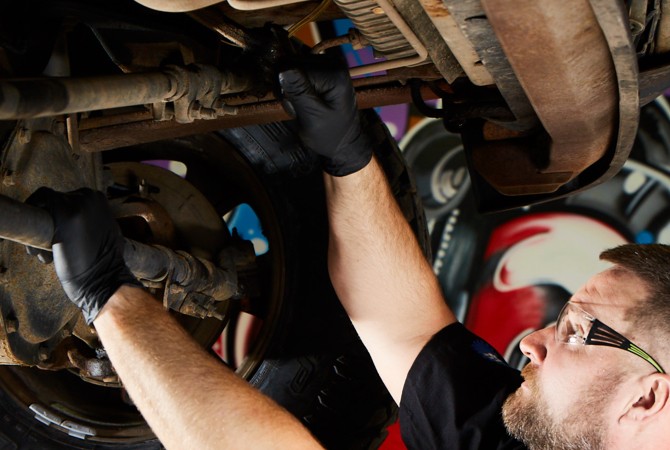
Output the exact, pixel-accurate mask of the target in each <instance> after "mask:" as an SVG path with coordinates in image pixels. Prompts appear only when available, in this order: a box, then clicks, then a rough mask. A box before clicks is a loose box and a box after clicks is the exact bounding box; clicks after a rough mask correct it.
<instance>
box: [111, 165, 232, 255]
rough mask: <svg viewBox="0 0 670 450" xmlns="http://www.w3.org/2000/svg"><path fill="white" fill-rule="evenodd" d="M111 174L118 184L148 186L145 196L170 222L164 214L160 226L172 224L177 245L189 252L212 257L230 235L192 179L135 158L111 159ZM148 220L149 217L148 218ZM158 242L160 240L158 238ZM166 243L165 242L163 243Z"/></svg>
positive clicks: (137, 212)
mask: <svg viewBox="0 0 670 450" xmlns="http://www.w3.org/2000/svg"><path fill="white" fill-rule="evenodd" d="M107 167H108V168H109V169H110V170H111V173H112V178H113V179H114V181H115V182H116V183H118V184H121V185H123V186H129V187H138V186H139V184H140V183H141V182H143V183H145V184H146V185H148V186H150V187H155V188H157V189H156V190H157V192H156V191H155V190H154V189H151V188H149V193H148V194H147V200H149V201H151V202H155V203H156V204H158V205H160V207H161V208H162V209H163V210H164V211H165V213H166V215H167V218H169V223H166V221H165V218H163V220H162V223H161V224H157V223H156V224H154V225H155V226H157V227H159V228H163V230H164V231H165V229H166V228H167V227H169V228H172V232H173V233H176V234H177V235H178V236H179V239H180V242H179V247H178V248H180V249H182V250H187V251H188V252H189V253H191V254H193V255H195V256H198V257H202V258H207V259H213V258H214V257H215V256H216V254H217V252H218V251H219V250H220V249H221V248H222V247H223V245H224V244H225V243H226V242H227V241H228V239H229V238H230V234H229V232H228V229H227V228H226V225H225V223H224V222H223V219H222V218H221V217H219V215H218V214H217V213H216V210H215V209H214V207H213V206H212V205H211V204H210V203H209V202H208V201H207V199H206V198H205V197H204V196H203V194H202V193H201V192H200V191H198V190H197V189H196V188H195V187H193V185H192V184H191V183H189V182H188V181H187V180H185V179H183V178H181V177H180V176H178V175H176V174H174V173H172V172H170V171H169V170H166V169H163V168H161V167H156V166H153V165H149V164H140V163H136V162H120V163H110V164H107ZM126 203H127V204H126V206H121V207H120V209H121V210H122V209H123V208H131V207H132V206H131V205H137V202H132V203H128V202H126ZM144 212H146V211H144V209H143V208H138V209H136V210H135V213H136V215H138V216H144V217H145V219H146V216H145V215H144ZM149 220H151V219H149ZM157 243H161V242H157ZM162 244H163V245H165V243H162Z"/></svg>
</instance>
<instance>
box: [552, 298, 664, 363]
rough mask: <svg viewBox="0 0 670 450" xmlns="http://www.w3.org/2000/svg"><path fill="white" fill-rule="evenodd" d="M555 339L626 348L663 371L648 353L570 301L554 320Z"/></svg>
mask: <svg viewBox="0 0 670 450" xmlns="http://www.w3.org/2000/svg"><path fill="white" fill-rule="evenodd" d="M556 341H557V342H560V343H563V344H572V345H604V346H606V347H615V348H620V349H622V350H626V351H627V352H630V353H632V354H634V355H637V356H639V357H640V358H642V359H644V360H645V361H647V362H648V363H649V364H651V365H652V366H654V369H656V370H657V371H658V372H660V373H665V371H664V370H663V368H662V367H661V365H660V364H659V363H657V362H656V360H655V359H654V358H652V357H651V356H650V355H649V353H647V352H645V351H644V350H642V349H641V348H640V347H638V346H637V345H635V344H633V343H632V342H631V341H629V340H628V339H627V338H626V337H625V336H623V335H622V334H621V333H619V332H617V331H615V330H613V329H612V328H610V327H608V326H607V325H605V324H604V323H602V322H601V321H599V320H598V319H596V318H595V317H593V316H592V315H591V314H589V313H587V312H586V311H584V310H583V309H581V308H580V307H579V306H577V305H576V304H574V303H572V302H567V303H566V304H565V306H564V307H563V309H562V310H561V312H560V314H559V315H558V319H557V320H556Z"/></svg>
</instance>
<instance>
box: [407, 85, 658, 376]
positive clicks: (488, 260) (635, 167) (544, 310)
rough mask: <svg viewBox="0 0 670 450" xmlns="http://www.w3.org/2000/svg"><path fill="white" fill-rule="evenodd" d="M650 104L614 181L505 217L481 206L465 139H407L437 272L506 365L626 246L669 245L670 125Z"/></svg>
mask: <svg viewBox="0 0 670 450" xmlns="http://www.w3.org/2000/svg"><path fill="white" fill-rule="evenodd" d="M668 111H669V109H668V103H667V102H666V100H665V99H663V98H661V99H658V100H657V101H655V102H654V103H652V104H650V105H648V106H647V107H645V109H644V110H643V112H642V120H641V124H640V130H639V133H638V137H637V140H636V143H635V147H634V149H633V152H632V155H631V159H630V160H629V162H628V163H627V164H626V165H625V167H624V168H623V170H622V171H621V172H620V173H619V174H617V175H616V176H615V177H614V178H613V179H611V180H610V181H608V182H607V183H604V184H602V185H600V186H598V187H595V188H593V189H590V190H588V191H585V192H582V193H579V194H576V195H574V196H572V197H569V198H566V199H562V200H560V201H556V202H552V203H547V204H542V205H536V206H532V207H528V208H523V209H519V210H514V211H508V212H504V213H498V214H491V215H481V214H479V213H478V212H477V211H476V209H475V206H474V204H475V202H474V198H473V193H472V190H471V188H470V184H469V181H468V175H467V169H466V166H465V158H464V156H463V148H462V146H461V143H460V139H459V138H458V135H454V134H452V133H449V132H448V131H446V130H445V129H444V127H443V126H442V124H441V122H440V121H437V120H430V119H428V120H424V121H422V122H421V123H420V124H418V125H417V126H416V127H414V128H412V129H411V130H410V132H409V133H408V134H407V135H406V136H405V137H404V138H403V139H402V140H401V147H402V148H403V151H404V153H405V156H406V159H407V161H408V162H409V163H410V165H411V166H412V169H413V173H414V174H415V177H416V180H417V184H418V188H419V191H420V193H421V196H422V199H423V202H424V205H425V208H426V214H427V217H428V219H429V224H430V227H431V239H432V249H433V256H434V263H433V269H434V271H435V273H436V275H437V276H438V278H439V279H440V282H441V285H442V288H443V290H444V293H445V296H446V298H447V299H448V301H449V303H450V305H451V307H452V308H453V309H454V311H456V312H457V315H458V317H459V319H460V320H461V321H462V322H463V323H464V324H465V325H466V326H467V327H468V328H470V329H471V330H473V331H474V332H475V333H477V334H479V335H481V336H482V337H484V338H485V339H487V340H488V341H489V342H490V343H491V344H492V345H493V346H494V347H495V348H496V349H497V350H498V351H499V352H500V353H502V354H504V355H505V356H506V358H507V359H508V361H509V362H511V363H512V364H515V365H518V366H521V365H523V364H524V363H525V361H524V360H523V358H522V357H521V355H520V354H519V352H518V350H517V346H518V342H519V340H520V339H521V338H522V337H523V336H524V335H526V334H528V333H529V332H531V331H533V330H537V329H539V328H542V327H544V326H546V325H548V324H550V323H551V322H552V321H553V320H554V319H555V317H556V315H557V314H558V312H559V311H560V308H561V307H562V305H563V304H564V303H565V301H567V299H568V298H569V297H570V295H571V294H572V292H574V291H575V290H576V289H577V288H578V287H579V286H581V285H582V284H583V283H584V282H585V281H586V279H588V278H589V277H590V276H591V275H592V274H594V273H596V272H599V271H600V270H602V269H603V268H604V267H605V266H604V265H603V264H602V263H601V262H600V261H599V260H598V254H599V253H600V251H602V250H604V249H606V248H609V247H612V246H616V245H619V244H622V243H625V242H639V243H651V242H661V243H670V214H668V212H667V211H669V210H670V208H669V206H670V205H669V202H670V176H669V173H670V172H669V170H670V119H669V115H668Z"/></svg>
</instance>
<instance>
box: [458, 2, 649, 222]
mask: <svg viewBox="0 0 670 450" xmlns="http://www.w3.org/2000/svg"><path fill="white" fill-rule="evenodd" d="M590 5H591V8H592V9H593V12H594V14H595V17H596V22H597V23H596V24H595V26H597V27H598V28H599V29H600V30H601V32H602V34H603V36H604V39H605V41H606V43H607V46H608V52H609V54H610V58H611V60H612V63H613V70H614V72H615V74H616V83H615V86H616V88H617V92H618V102H617V103H616V105H615V117H614V119H613V123H614V126H615V127H617V126H618V128H616V129H615V130H614V133H612V134H613V136H612V137H611V141H610V143H609V145H608V147H607V148H606V149H605V151H604V154H603V157H602V158H600V159H599V160H598V161H596V162H595V163H593V164H592V165H591V166H590V167H588V168H587V169H586V170H584V171H583V172H582V173H581V174H579V175H578V176H577V177H575V178H573V179H572V181H570V182H569V183H566V184H561V183H562V181H561V179H560V177H561V173H560V172H555V173H553V174H549V176H548V177H547V179H546V181H545V182H546V184H547V190H549V187H550V185H551V184H552V183H553V184H554V185H556V186H558V188H557V189H556V191H555V192H552V193H550V194H542V193H538V194H531V193H528V194H526V195H519V196H508V195H503V194H501V193H500V192H499V191H496V190H495V189H494V188H493V187H492V186H491V185H490V184H489V183H487V182H486V181H485V180H484V179H482V177H481V175H480V174H479V173H478V172H477V171H475V170H473V171H471V176H472V178H473V184H474V185H475V186H476V189H477V190H478V192H479V193H480V195H479V198H478V202H479V204H478V208H479V209H480V211H482V212H488V211H501V210H504V209H511V208H516V207H520V206H525V205H528V204H533V203H540V202H544V201H549V200H555V199H558V198H561V197H565V196H567V195H572V194H574V193H577V192H580V191H583V190H585V189H588V188H591V187H593V186H596V185H598V184H600V183H603V182H605V181H607V180H608V179H610V178H611V177H612V176H613V175H614V174H616V173H617V172H618V171H619V170H620V169H621V167H623V165H624V163H625V162H626V160H627V158H628V155H629V154H630V151H631V148H632V146H633V142H634V140H635V136H636V131H637V125H638V123H639V91H638V68H637V57H636V53H635V47H634V45H633V42H632V40H631V35H630V30H629V27H628V22H627V12H626V11H625V9H624V5H623V4H621V3H619V2H611V1H609V0H591V1H590ZM594 101H596V102H598V101H600V99H596V100H594ZM589 106H591V105H589ZM578 114H581V112H578ZM472 131H475V132H473V133H470V135H469V136H466V137H467V138H468V140H469V141H470V144H468V143H467V142H466V148H467V147H468V145H471V146H473V147H476V146H482V147H483V148H482V149H481V151H479V157H481V159H482V160H487V159H488V158H489V156H490V155H491V154H493V153H495V151H496V147H497V146H500V148H501V149H502V151H501V156H500V158H504V157H505V154H506V153H515V154H516V155H513V156H512V157H515V158H519V159H518V164H519V166H523V165H525V166H526V167H527V171H528V172H530V170H531V169H530V168H529V167H528V166H529V165H531V164H533V165H535V166H536V167H542V164H541V163H542V162H543V161H542V158H541V156H540V155H541V154H542V153H538V152H537V151H535V149H537V148H540V147H542V146H546V147H547V148H550V145H551V141H550V140H549V139H547V136H544V137H543V136H542V134H541V133H538V132H537V131H536V132H530V133H523V134H522V136H520V137H518V138H517V139H509V140H503V141H496V142H490V141H489V142H486V141H484V140H483V139H482V134H483V133H482V130H481V129H480V130H479V135H480V136H479V138H478V137H477V135H476V134H477V133H476V130H469V132H472ZM515 140H516V141H517V142H516V143H515V142H514V141H515ZM524 140H525V141H526V142H525V143H524V142H523V141H524ZM512 146H515V147H516V148H514V149H512V150H510V148H511V147H512ZM524 149H525V151H526V154H525V155H521V153H522V152H523V151H524ZM572 150H574V149H572ZM572 150H571V151H572ZM476 152H477V151H475V153H476ZM547 155H548V153H547ZM473 156H474V154H473ZM524 156H525V157H524ZM533 158H537V159H533ZM503 162H504V161H503ZM544 162H546V161H544ZM511 166H513V164H511V163H508V165H507V167H511ZM500 167H501V166H498V167H496V168H491V173H492V174H493V173H494V170H495V171H498V172H501V170H500ZM540 174H541V172H540V171H539V170H538V171H536V174H535V175H534V177H535V181H534V182H538V180H537V176H538V175H540ZM506 182H508V183H509V182H510V180H509V179H508V180H506ZM518 183H519V184H520V185H521V184H526V183H527V180H522V179H519V180H518Z"/></svg>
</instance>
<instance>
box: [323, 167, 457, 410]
mask: <svg viewBox="0 0 670 450" xmlns="http://www.w3.org/2000/svg"><path fill="white" fill-rule="evenodd" d="M326 192H327V197H328V210H329V221H330V248H329V270H330V275H331V279H332V281H333V285H334V286H335V289H336V291H337V294H338V297H339V298H340V300H341V301H342V304H343V305H344V307H345V309H346V310H347V313H348V314H349V316H350V318H351V320H352V322H353V323H354V326H355V327H356V329H357V331H358V333H359V335H360V336H361V338H362V339H363V341H364V343H365V344H366V346H367V347H368V350H370V353H371V354H372V357H373V359H374V360H375V364H376V365H377V368H378V370H379V372H380V375H381V376H382V379H384V381H385V383H386V385H387V387H388V388H389V390H390V391H391V394H392V395H393V396H394V397H395V398H396V400H399V395H400V392H401V390H402V384H403V382H404V379H405V376H406V373H407V371H408V370H409V367H410V365H411V363H412V362H413V360H414V358H415V357H416V355H417V354H418V352H419V351H420V350H421V348H422V347H423V345H424V344H425V343H426V342H427V340H428V339H429V338H430V337H431V336H432V335H433V334H434V333H436V332H437V331H439V330H440V329H441V328H443V327H444V326H445V325H447V324H448V323H451V322H453V321H455V318H454V316H453V314H452V313H451V311H450V310H449V309H448V307H447V306H446V303H445V302H444V299H443V296H442V292H441V289H440V286H439V283H438V282H437V279H436V278H435V276H434V274H433V271H432V268H431V266H430V264H429V263H428V261H427V260H426V259H425V257H424V255H423V252H422V251H421V248H420V247H419V245H418V244H417V241H416V238H415V236H414V234H413V232H412V230H411V228H410V226H409V224H408V223H407V221H406V220H405V218H404V216H403V214H402V212H401V211H400V208H399V207H398V205H397V203H396V201H395V198H394V197H393V194H392V193H391V190H390V188H389V186H388V183H387V182H386V178H385V176H384V174H383V172H382V170H381V168H380V166H379V165H378V163H377V161H376V160H374V159H373V161H372V162H371V163H370V164H369V165H368V166H366V167H365V168H364V169H362V170H361V171H359V172H356V173H354V174H352V175H349V176H346V177H340V178H336V177H329V176H326ZM389 374H390V375H389Z"/></svg>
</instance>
